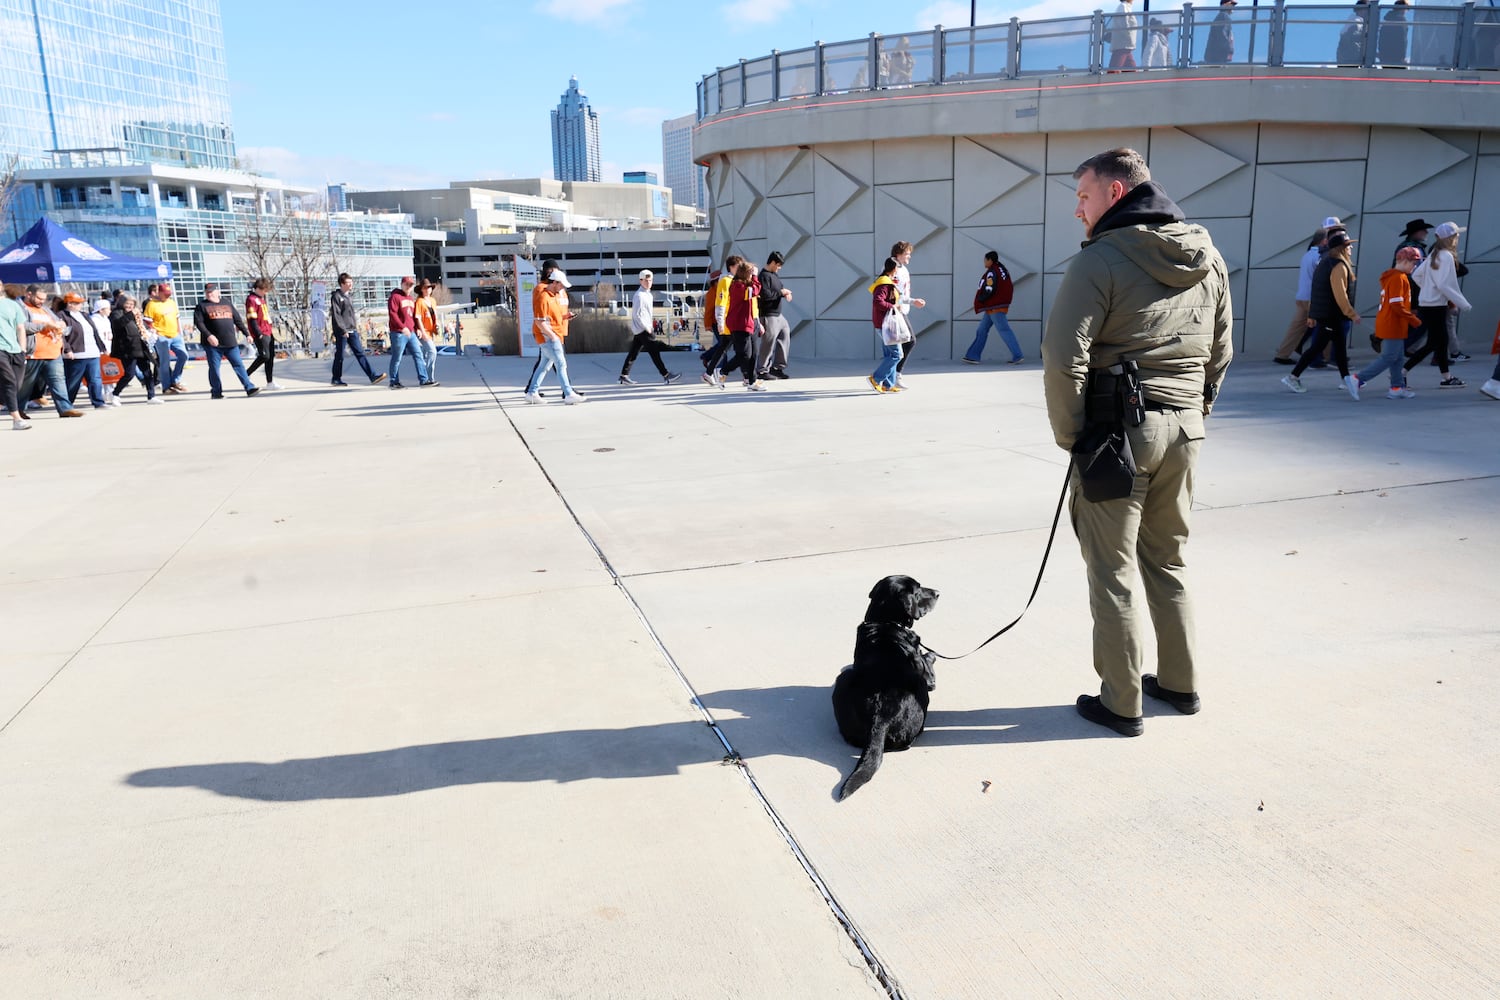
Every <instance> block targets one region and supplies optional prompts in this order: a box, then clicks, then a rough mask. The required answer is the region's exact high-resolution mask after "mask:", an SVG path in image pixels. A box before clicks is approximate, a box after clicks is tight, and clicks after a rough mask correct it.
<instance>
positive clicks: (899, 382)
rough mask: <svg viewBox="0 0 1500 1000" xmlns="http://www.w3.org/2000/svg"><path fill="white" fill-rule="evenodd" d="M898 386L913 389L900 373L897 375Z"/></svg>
mask: <svg viewBox="0 0 1500 1000" xmlns="http://www.w3.org/2000/svg"><path fill="white" fill-rule="evenodd" d="M896 384H897V385H899V386H900V387H901V388H903V389H910V388H911V386H909V385H907V384H906V379H904V378H902V377H901V373H900V372H897V373H896Z"/></svg>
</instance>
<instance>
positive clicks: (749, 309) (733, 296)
mask: <svg viewBox="0 0 1500 1000" xmlns="http://www.w3.org/2000/svg"><path fill="white" fill-rule="evenodd" d="M759 297H760V281H759V280H757V278H756V271H755V265H754V264H752V263H750V262H749V261H748V260H744V261H740V266H739V267H737V268H735V271H734V280H733V281H731V282H730V283H729V306H728V308H727V309H726V310H725V315H724V328H725V329H726V330H728V331H729V335H730V336H731V337H733V338H734V356H733V357H731V358H730V359H729V360H728V361H727V362H725V365H724V367H725V369H726V370H727V371H734V370H735V369H736V368H738V369H739V370H740V371H741V372H743V373H744V376H745V388H746V389H749V390H750V391H751V392H765V391H766V387H765V385H764V384H763V383H761V382H760V381H758V380H757V379H756V376H755V355H756V353H757V352H756V350H755V347H754V346H753V344H752V343H751V340H750V338H751V337H753V336H755V321H756V319H757V318H758V308H759V307H758V306H757V304H756V300H757V299H758V298H759ZM721 385H722V383H721Z"/></svg>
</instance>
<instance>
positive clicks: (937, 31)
mask: <svg viewBox="0 0 1500 1000" xmlns="http://www.w3.org/2000/svg"><path fill="white" fill-rule="evenodd" d="M944 34H945V33H944V31H943V26H942V25H941V24H935V25H933V26H932V82H933V83H947V82H948V51H947V49H946V48H945V47H944V44H943V38H944ZM969 41H970V43H971V46H972V43H973V39H972V38H971V39H970V40H969ZM973 52H974V50H973V48H972V47H971V48H970V49H969V53H970V54H969V62H970V64H971V65H972V63H973V62H974V55H973Z"/></svg>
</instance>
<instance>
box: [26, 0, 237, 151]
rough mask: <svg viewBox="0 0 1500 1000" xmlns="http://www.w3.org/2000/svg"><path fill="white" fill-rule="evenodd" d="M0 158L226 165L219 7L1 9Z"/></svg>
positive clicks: (30, 5)
mask: <svg viewBox="0 0 1500 1000" xmlns="http://www.w3.org/2000/svg"><path fill="white" fill-rule="evenodd" d="M0 29H3V31H0V33H3V39H4V40H3V41H0V155H3V156H7V157H8V156H10V155H12V154H14V155H15V156H17V157H18V158H19V161H20V162H19V166H21V167H31V166H43V165H47V164H49V163H50V162H52V156H51V154H52V152H53V151H55V150H121V151H123V152H124V154H125V158H126V159H128V160H130V161H132V162H136V163H161V164H171V165H174V166H189V167H220V168H228V167H232V166H233V165H234V157H235V148H234V130H233V129H232V128H231V126H230V116H229V75H228V73H227V71H226V69H225V63H224V27H223V22H222V21H221V19H220V16H219V0H0Z"/></svg>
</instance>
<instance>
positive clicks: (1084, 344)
mask: <svg viewBox="0 0 1500 1000" xmlns="http://www.w3.org/2000/svg"><path fill="white" fill-rule="evenodd" d="M1073 177H1074V179H1075V180H1076V181H1077V194H1078V208H1077V210H1076V211H1075V212H1074V214H1075V215H1076V216H1077V217H1078V218H1079V219H1080V220H1081V221H1082V222H1083V225H1084V228H1085V230H1086V235H1087V237H1088V239H1087V240H1086V241H1085V242H1084V243H1083V249H1082V250H1080V251H1079V253H1078V255H1077V256H1075V257H1074V258H1073V260H1072V261H1071V262H1069V264H1068V270H1067V273H1066V274H1065V275H1064V276H1063V280H1062V284H1061V285H1060V286H1059V287H1058V289H1057V294H1056V295H1055V296H1054V298H1053V302H1052V308H1051V311H1050V313H1049V314H1048V316H1047V328H1046V332H1045V333H1044V334H1043V337H1042V363H1043V370H1044V372H1043V384H1044V386H1045V389H1046V396H1047V415H1048V417H1049V419H1050V420H1051V422H1052V432H1053V436H1054V437H1055V438H1056V440H1057V443H1058V445H1059V446H1060V447H1062V448H1071V447H1072V446H1073V443H1074V441H1076V440H1077V438H1078V436H1079V434H1080V433H1082V431H1083V427H1084V398H1085V392H1086V386H1087V383H1088V379H1089V372H1090V370H1094V371H1101V370H1103V371H1107V370H1108V369H1109V368H1110V367H1111V366H1115V365H1118V364H1119V363H1120V362H1122V361H1125V360H1131V361H1134V362H1136V364H1137V365H1139V366H1140V376H1139V377H1140V382H1141V395H1142V397H1143V402H1144V404H1145V415H1144V418H1143V420H1142V422H1141V424H1140V425H1139V426H1135V427H1129V426H1127V427H1126V428H1125V431H1126V436H1127V437H1128V438H1129V441H1130V446H1131V450H1132V452H1133V454H1134V457H1135V462H1136V477H1135V484H1134V489H1133V490H1132V492H1131V493H1130V495H1129V496H1127V497H1123V498H1121V499H1118V500H1107V501H1103V502H1097V503H1095V502H1090V501H1087V500H1084V499H1083V498H1082V497H1081V496H1080V495H1079V484H1078V478H1077V471H1076V470H1075V471H1074V473H1073V477H1074V478H1073V493H1072V501H1071V503H1072V516H1073V525H1074V529H1075V531H1076V532H1077V534H1078V541H1079V545H1080V547H1081V548H1082V550H1083V560H1084V564H1085V567H1086V569H1087V573H1088V581H1089V607H1090V610H1091V611H1092V613H1093V619H1094V670H1095V672H1097V673H1098V675H1099V679H1100V687H1099V694H1098V695H1097V696H1095V695H1083V696H1081V697H1080V698H1079V699H1078V712H1079V714H1080V715H1082V716H1083V717H1084V718H1086V719H1088V720H1089V721H1091V722H1096V723H1098V724H1100V725H1103V726H1107V727H1109V728H1110V729H1113V730H1114V731H1115V732H1118V733H1120V734H1122V735H1125V736H1139V735H1140V734H1141V733H1142V732H1143V731H1144V725H1143V723H1142V720H1141V694H1142V691H1143V690H1144V692H1145V694H1147V695H1150V696H1151V697H1153V698H1159V699H1161V700H1162V701H1165V702H1167V703H1168V704H1170V705H1172V706H1173V707H1174V708H1176V709H1177V710H1178V711H1180V712H1184V713H1187V714H1192V713H1193V712H1196V711H1198V708H1199V699H1198V694H1197V691H1198V686H1197V683H1198V682H1197V670H1196V665H1195V662H1194V654H1193V614H1192V603H1191V601H1190V600H1189V597H1188V592H1187V585H1186V581H1185V579H1184V575H1183V548H1184V546H1185V545H1186V543H1187V536H1188V514H1189V510H1190V508H1191V507H1192V502H1193V471H1194V467H1195V466H1196V465H1197V460H1198V447H1199V444H1200V443H1201V442H1202V440H1203V436H1204V432H1203V418H1204V417H1205V416H1207V415H1208V413H1209V411H1210V410H1211V409H1212V408H1213V401H1214V398H1215V396H1216V395H1217V394H1218V390H1219V385H1220V384H1221V382H1222V381H1223V378H1224V372H1225V369H1227V368H1228V367H1229V359H1230V357H1231V355H1232V353H1233V350H1232V347H1231V342H1230V336H1231V332H1232V327H1233V323H1232V320H1231V311H1230V303H1229V275H1228V270H1227V268H1226V267H1225V266H1224V260H1223V258H1222V257H1220V256H1219V252H1218V251H1217V250H1215V249H1214V245H1213V241H1212V240H1211V239H1209V235H1208V231H1207V230H1205V229H1204V228H1203V227H1202V226H1198V225H1193V224H1190V223H1187V222H1184V221H1183V215H1182V210H1181V209H1179V208H1178V207H1177V206H1176V205H1175V204H1174V203H1173V202H1172V200H1171V199H1170V198H1168V197H1167V195H1166V193H1165V192H1164V191H1163V190H1162V189H1161V188H1160V187H1159V186H1158V185H1156V184H1155V183H1154V182H1152V180H1151V174H1150V171H1149V170H1148V169H1147V167H1146V162H1145V160H1143V159H1142V158H1141V156H1140V154H1139V153H1137V152H1135V151H1134V150H1130V149H1114V150H1110V151H1108V152H1105V153H1100V154H1099V155H1098V156H1094V157H1091V158H1090V159H1088V160H1086V161H1084V163H1083V164H1082V165H1081V166H1080V167H1079V168H1078V169H1077V171H1075V172H1074V174H1073ZM1137 572H1139V574H1140V577H1141V581H1142V582H1143V583H1144V585H1145V588H1144V589H1145V596H1146V603H1147V606H1148V608H1149V609H1150V613H1151V621H1152V624H1153V625H1154V626H1155V630H1156V640H1157V641H1156V645H1157V673H1156V674H1144V675H1143V674H1142V673H1141V666H1142V663H1141V661H1142V641H1141V632H1140V623H1139V622H1138V621H1137V620H1136V614H1135V607H1136V604H1137V600H1136V598H1135V590H1136V586H1137V585H1136V581H1135V576H1136V573H1137Z"/></svg>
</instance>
